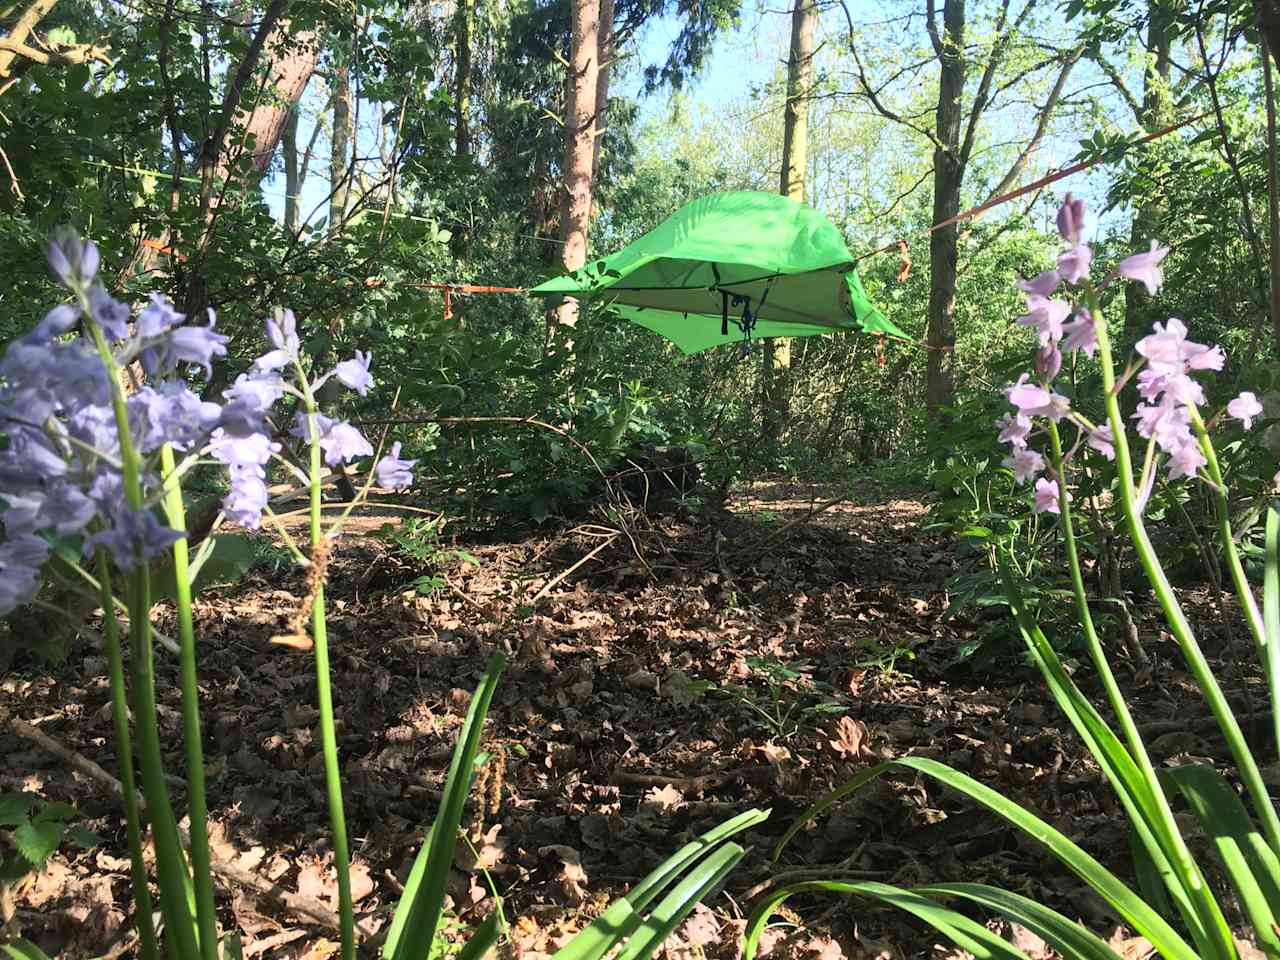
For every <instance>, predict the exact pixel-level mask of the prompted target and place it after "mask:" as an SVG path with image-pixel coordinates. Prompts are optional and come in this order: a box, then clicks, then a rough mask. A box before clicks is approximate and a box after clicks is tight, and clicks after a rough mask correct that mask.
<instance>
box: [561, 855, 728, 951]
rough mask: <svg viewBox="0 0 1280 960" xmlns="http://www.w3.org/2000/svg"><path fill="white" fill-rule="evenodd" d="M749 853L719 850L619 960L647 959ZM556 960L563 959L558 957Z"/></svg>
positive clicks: (670, 897)
mask: <svg viewBox="0 0 1280 960" xmlns="http://www.w3.org/2000/svg"><path fill="white" fill-rule="evenodd" d="M745 853H746V851H745V850H743V849H742V847H740V846H738V845H737V844H736V843H726V844H724V845H723V846H721V847H718V848H717V849H716V850H715V851H714V852H712V853H711V855H710V856H708V857H707V858H706V859H705V860H703V861H702V862H700V863H699V864H698V865H697V866H696V867H694V868H693V869H692V870H691V871H689V874H688V875H687V876H686V877H685V878H684V879H683V880H681V881H680V882H679V883H678V884H676V886H675V889H673V890H672V891H671V892H670V893H669V894H667V895H666V896H665V897H663V898H662V901H661V902H660V903H659V904H658V905H657V906H656V907H655V908H654V909H653V912H652V913H651V914H649V916H648V917H646V918H645V920H644V922H643V923H642V924H641V925H640V928H639V929H638V930H637V931H636V932H635V934H634V935H633V936H632V937H631V939H630V940H629V941H628V942H627V946H626V948H625V949H624V950H623V951H622V952H621V953H620V954H618V960H645V958H647V957H649V956H650V955H651V954H652V953H653V952H654V951H655V950H657V949H658V948H659V947H660V946H662V944H663V943H664V942H665V941H666V939H667V937H669V936H671V933H672V931H674V930H675V928H676V927H678V926H679V925H680V924H681V923H682V922H683V921H684V918H685V917H687V916H688V915H689V912H690V911H691V910H693V908H694V907H695V906H696V905H697V904H698V903H699V902H700V901H701V900H702V898H703V897H705V896H706V895H707V894H708V893H710V892H711V890H712V889H713V888H714V887H715V886H716V885H717V884H719V883H720V881H721V880H723V879H724V878H725V877H726V876H727V875H728V874H729V871H730V870H732V869H733V868H734V867H735V866H737V865H738V861H739V860H741V859H742V857H743V855H744V854H745ZM552 960H563V958H561V957H560V956H559V954H556V955H555V956H554V957H553V958H552Z"/></svg>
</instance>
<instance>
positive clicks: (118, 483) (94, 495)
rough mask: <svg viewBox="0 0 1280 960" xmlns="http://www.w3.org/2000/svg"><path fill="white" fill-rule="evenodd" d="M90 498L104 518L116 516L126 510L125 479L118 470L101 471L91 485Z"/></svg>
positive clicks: (94, 477)
mask: <svg viewBox="0 0 1280 960" xmlns="http://www.w3.org/2000/svg"><path fill="white" fill-rule="evenodd" d="M89 497H90V499H91V500H92V501H93V502H94V503H95V504H96V505H97V507H98V511H99V512H100V513H101V514H102V515H103V516H105V517H114V516H116V515H117V514H118V513H120V512H121V511H122V510H124V509H125V499H124V478H123V477H122V476H121V475H120V473H119V471H117V470H111V469H105V468H104V469H99V470H98V471H97V472H96V473H95V474H94V475H93V480H92V481H90V483H89Z"/></svg>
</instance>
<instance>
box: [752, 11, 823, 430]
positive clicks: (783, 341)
mask: <svg viewBox="0 0 1280 960" xmlns="http://www.w3.org/2000/svg"><path fill="white" fill-rule="evenodd" d="M817 21H818V7H817V4H816V2H815V0H795V5H794V6H793V7H792V10H791V45H790V51H789V53H788V55H787V102H786V105H785V106H784V108H783V116H782V170H781V173H780V175H779V182H778V192H779V193H781V194H782V195H783V196H784V197H789V198H790V199H792V200H794V201H796V202H797V203H804V201H805V181H806V179H807V177H808V169H809V101H810V87H811V86H812V83H813V48H814V39H813V38H814V32H815V28H816V26H817ZM790 406H791V338H790V337H770V338H768V339H766V340H765V342H764V434H765V438H766V439H767V440H768V441H770V442H771V443H774V444H777V443H779V442H781V441H782V439H783V434H784V433H785V431H786V425H787V422H788V419H789V414H790Z"/></svg>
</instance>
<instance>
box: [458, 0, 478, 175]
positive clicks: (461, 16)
mask: <svg viewBox="0 0 1280 960" xmlns="http://www.w3.org/2000/svg"><path fill="white" fill-rule="evenodd" d="M474 8H475V0H458V9H457V10H456V11H455V12H454V30H455V31H456V40H455V44H456V47H457V49H456V50H455V52H454V62H455V64H456V69H455V73H454V78H453V80H454V83H453V135H454V155H455V156H456V157H457V158H458V159H459V160H462V159H465V158H467V157H470V156H471V18H472V14H473V11H474Z"/></svg>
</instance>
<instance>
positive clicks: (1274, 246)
mask: <svg viewBox="0 0 1280 960" xmlns="http://www.w3.org/2000/svg"><path fill="white" fill-rule="evenodd" d="M1258 39H1259V41H1260V43H1261V45H1262V50H1261V53H1262V79H1263V90H1264V92H1265V96H1266V98H1267V102H1266V110H1267V246H1268V251H1267V253H1268V260H1267V266H1268V267H1269V270H1270V276H1269V277H1268V278H1267V279H1268V282H1269V286H1268V291H1269V296H1268V300H1267V302H1268V305H1269V309H1270V313H1271V338H1272V342H1273V343H1274V344H1275V347H1276V349H1277V350H1280V182H1278V180H1277V178H1280V170H1277V169H1276V162H1277V156H1276V154H1277V147H1276V95H1275V94H1276V92H1275V81H1274V78H1273V75H1272V65H1271V51H1270V49H1269V48H1270V46H1271V43H1270V41H1269V40H1268V39H1267V34H1266V33H1265V32H1260V33H1259V37H1258Z"/></svg>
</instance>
